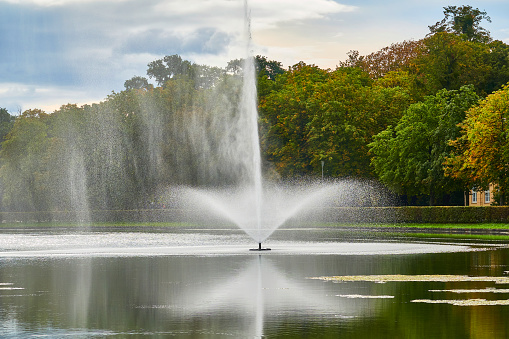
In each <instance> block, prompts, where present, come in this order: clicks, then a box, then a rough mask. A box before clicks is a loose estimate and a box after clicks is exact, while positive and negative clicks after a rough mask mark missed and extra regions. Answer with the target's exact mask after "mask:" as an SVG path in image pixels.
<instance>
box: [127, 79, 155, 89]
mask: <svg viewBox="0 0 509 339" xmlns="http://www.w3.org/2000/svg"><path fill="white" fill-rule="evenodd" d="M124 87H125V89H126V90H128V91H129V90H131V89H144V90H148V89H150V88H151V85H150V84H149V83H148V80H147V78H145V77H140V76H135V77H132V78H131V79H129V80H126V81H125V82H124Z"/></svg>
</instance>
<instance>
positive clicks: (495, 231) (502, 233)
mask: <svg viewBox="0 0 509 339" xmlns="http://www.w3.org/2000/svg"><path fill="white" fill-rule="evenodd" d="M305 228H311V229H324V230H329V231H341V232H348V233H365V234H368V233H369V234H371V235H373V234H375V233H377V234H380V235H382V234H383V235H384V236H390V237H414V238H415V237H417V238H429V237H435V238H455V239H456V238H457V239H459V238H461V239H480V240H503V241H509V224H499V223H478V224H428V223H408V224H406V223H398V224H395V223H304V224H302V223H298V224H287V225H283V226H281V228H280V229H281V230H282V231H283V230H294V229H305ZM43 229H65V230H69V231H72V230H90V231H95V230H97V231H102V230H111V231H115V230H123V231H126V230H127V231H165V230H170V229H231V230H239V229H238V228H237V227H236V226H235V225H232V224H226V223H225V224H216V225H211V224H199V223H189V222H126V221H122V222H92V223H79V222H74V223H70V222H41V223H33V222H32V223H20V222H17V223H0V230H4V231H5V230H25V231H27V230H43Z"/></svg>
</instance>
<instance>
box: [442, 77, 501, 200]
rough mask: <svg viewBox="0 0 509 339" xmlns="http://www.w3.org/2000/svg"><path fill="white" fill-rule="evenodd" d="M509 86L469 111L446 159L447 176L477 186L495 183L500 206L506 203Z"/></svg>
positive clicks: (484, 186) (485, 186)
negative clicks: (452, 151)
mask: <svg viewBox="0 0 509 339" xmlns="http://www.w3.org/2000/svg"><path fill="white" fill-rule="evenodd" d="M508 117H509V85H506V86H504V87H503V88H502V89H501V90H499V91H497V92H495V93H493V94H491V95H489V96H488V97H487V98H486V99H485V100H483V101H481V102H480V104H479V105H478V106H476V107H473V108H471V109H470V110H469V111H468V113H467V116H466V119H465V120H464V121H463V122H462V123H461V125H460V126H461V136H459V137H458V138H456V139H454V140H453V141H452V142H451V145H452V146H453V147H455V150H456V152H455V154H451V156H450V157H448V159H447V163H446V164H447V166H448V167H447V174H448V175H449V176H450V177H453V178H461V179H463V180H467V181H468V182H470V183H471V184H472V186H474V185H476V186H478V187H483V188H487V187H488V184H489V183H493V184H496V185H497V186H498V188H499V190H500V192H499V193H500V194H501V196H500V197H499V198H501V201H499V202H500V203H502V204H505V203H507V202H508V200H507V195H508V187H509V176H508V167H507V166H508V164H509V141H508V137H507V136H508V133H507V128H508V127H509V126H507V123H508V122H507V118H508Z"/></svg>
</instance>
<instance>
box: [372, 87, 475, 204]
mask: <svg viewBox="0 0 509 339" xmlns="http://www.w3.org/2000/svg"><path fill="white" fill-rule="evenodd" d="M478 99H479V97H478V96H477V95H476V94H475V91H474V88H473V87H472V86H465V87H462V88H461V89H460V90H457V91H446V90H442V91H440V92H438V93H437V94H436V95H435V96H428V97H426V98H425V100H424V101H423V102H419V103H415V104H412V105H411V106H410V107H409V108H408V109H407V110H406V112H405V114H404V115H403V117H402V118H401V120H400V121H399V122H398V123H397V124H396V125H395V127H394V128H393V127H389V128H388V129H386V130H385V131H383V132H381V133H379V134H378V135H376V136H375V138H374V141H373V142H372V143H370V144H369V147H370V150H371V152H372V153H373V154H374V157H373V159H372V161H371V163H372V165H373V166H374V168H375V172H376V173H377V174H378V176H379V178H380V180H381V181H382V182H384V183H385V184H386V185H387V186H389V187H391V188H392V189H393V190H394V191H396V192H398V193H401V194H412V195H416V194H430V195H431V196H435V195H436V194H446V193H450V192H452V191H454V190H457V189H462V188H463V187H464V185H465V184H464V183H462V182H461V181H457V180H453V179H451V178H448V177H446V176H445V174H444V169H443V163H444V161H445V159H446V157H448V156H449V155H450V154H451V150H452V148H451V146H450V145H449V141H450V140H454V139H455V138H457V137H458V136H459V128H458V127H457V124H458V123H460V122H461V121H462V120H463V119H464V117H465V112H466V111H467V110H468V109H469V108H470V107H471V106H473V105H475V104H476V103H477V101H478ZM431 203H434V201H431Z"/></svg>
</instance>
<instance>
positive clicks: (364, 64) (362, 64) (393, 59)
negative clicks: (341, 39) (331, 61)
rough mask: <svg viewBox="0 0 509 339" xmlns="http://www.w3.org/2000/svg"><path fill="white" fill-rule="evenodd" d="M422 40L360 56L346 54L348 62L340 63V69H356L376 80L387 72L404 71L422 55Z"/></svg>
mask: <svg viewBox="0 0 509 339" xmlns="http://www.w3.org/2000/svg"><path fill="white" fill-rule="evenodd" d="M422 44H423V42H422V40H418V41H414V40H406V41H403V42H400V43H394V44H392V45H390V46H388V47H384V48H382V49H381V50H379V51H377V52H374V53H371V54H368V55H366V56H361V55H360V54H359V52H358V51H350V52H348V60H346V61H345V62H340V63H339V66H340V67H358V68H361V69H362V70H364V71H365V72H367V73H368V74H369V75H370V77H372V78H374V79H376V78H380V77H383V76H384V75H385V74H387V73H389V72H394V71H398V70H403V69H406V68H407V66H408V65H409V63H411V62H412V60H413V59H415V58H416V57H417V56H418V55H420V54H421V53H422Z"/></svg>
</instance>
